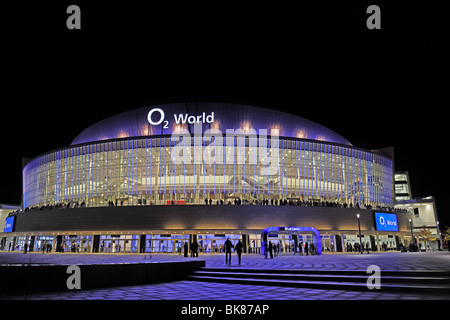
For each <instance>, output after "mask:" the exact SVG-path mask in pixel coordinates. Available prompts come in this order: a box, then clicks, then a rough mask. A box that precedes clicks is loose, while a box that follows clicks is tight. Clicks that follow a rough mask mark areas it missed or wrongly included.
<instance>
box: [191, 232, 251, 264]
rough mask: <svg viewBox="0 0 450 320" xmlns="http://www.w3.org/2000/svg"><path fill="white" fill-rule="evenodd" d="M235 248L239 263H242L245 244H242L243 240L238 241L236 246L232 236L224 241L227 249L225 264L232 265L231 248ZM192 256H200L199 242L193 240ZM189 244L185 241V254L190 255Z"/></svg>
mask: <svg viewBox="0 0 450 320" xmlns="http://www.w3.org/2000/svg"><path fill="white" fill-rule="evenodd" d="M232 248H234V251H236V253H237V256H238V261H239V264H241V256H242V249H243V248H244V245H243V244H242V242H241V240H239V241H238V243H236V246H235V245H233V243H232V242H231V241H230V238H227V240H226V241H225V243H224V249H225V264H228V265H231V249H232ZM190 249H191V257H192V258H194V257H198V242H197V241H193V242H192V243H191V248H190ZM188 251H189V248H188V244H187V242H185V243H184V256H185V257H187V256H188Z"/></svg>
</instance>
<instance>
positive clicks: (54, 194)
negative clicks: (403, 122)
mask: <svg viewBox="0 0 450 320" xmlns="http://www.w3.org/2000/svg"><path fill="white" fill-rule="evenodd" d="M204 140H205V139H195V138H193V139H191V141H192V143H191V144H190V145H186V143H185V144H184V145H181V147H182V150H183V151H182V152H183V156H185V159H190V160H191V161H185V162H183V163H181V164H176V163H175V162H174V161H173V160H172V153H173V152H174V146H175V145H176V144H177V143H182V142H180V141H186V140H179V141H178V142H177V141H172V140H171V137H170V136H158V137H140V138H133V139H126V138H125V139H118V140H107V141H98V142H93V143H88V144H83V145H76V146H71V147H68V148H64V149H60V150H57V151H54V152H50V153H47V154H45V155H42V156H39V157H37V158H35V159H33V160H32V161H30V162H29V163H28V164H27V165H26V166H25V168H24V170H23V202H24V208H26V207H32V206H42V205H55V204H60V203H63V204H75V203H78V204H82V203H84V205H86V206H88V207H89V206H109V205H119V206H120V205H144V204H146V205H149V204H158V205H163V204H172V202H173V204H204V203H205V199H206V198H207V199H211V200H212V201H213V203H216V202H217V201H223V202H224V203H228V202H233V201H234V199H237V198H239V199H240V200H241V201H243V203H252V202H253V201H255V200H256V201H261V200H270V199H273V200H279V199H288V200H294V199H297V200H304V201H308V200H314V201H333V202H339V203H347V204H350V203H352V204H353V205H356V204H357V203H358V204H360V205H368V204H369V205H371V206H377V205H379V206H392V203H393V172H392V160H390V159H388V158H386V157H383V156H381V155H379V154H376V153H373V152H370V151H366V150H362V149H358V148H354V147H351V146H346V145H338V144H332V143H327V142H321V141H313V140H303V139H294V138H282V137H280V138H279V141H278V145H279V148H278V150H279V152H278V168H279V170H278V171H277V172H275V173H274V174H271V175H266V174H262V173H261V172H262V170H261V169H262V164H261V163H260V162H258V161H252V160H255V159H254V157H257V156H258V155H259V153H258V151H259V148H263V147H266V146H267V147H269V146H270V143H271V142H270V138H269V139H266V140H259V139H257V138H252V137H248V136H247V137H239V136H236V137H234V139H228V138H227V139H223V150H224V152H223V153H224V154H223V155H218V156H221V157H222V161H216V162H215V163H213V164H207V163H208V162H207V161H203V162H202V163H197V162H196V161H195V159H194V154H195V152H196V151H198V150H201V152H202V154H207V148H209V147H210V146H211V145H212V144H211V142H210V141H204ZM178 146H179V147H180V145H178ZM237 149H239V152H238V150H237ZM241 150H242V151H243V152H242V151H241ZM205 152H206V153H205ZM230 154H231V157H232V158H233V159H230ZM214 156H216V155H214ZM238 157H241V158H239V159H238ZM216 160H217V159H216ZM232 160H233V161H232Z"/></svg>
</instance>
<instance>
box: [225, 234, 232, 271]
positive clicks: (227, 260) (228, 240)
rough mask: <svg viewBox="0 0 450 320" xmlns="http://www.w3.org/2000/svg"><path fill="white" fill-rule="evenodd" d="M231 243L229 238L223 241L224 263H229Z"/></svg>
mask: <svg viewBox="0 0 450 320" xmlns="http://www.w3.org/2000/svg"><path fill="white" fill-rule="evenodd" d="M232 247H233V244H232V243H231V241H230V238H227V241H225V264H229V265H231V248H232Z"/></svg>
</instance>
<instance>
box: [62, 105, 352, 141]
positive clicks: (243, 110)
mask: <svg viewBox="0 0 450 320" xmlns="http://www.w3.org/2000/svg"><path fill="white" fill-rule="evenodd" d="M154 108H159V109H161V110H163V112H164V115H165V118H164V119H165V120H167V121H168V123H165V122H161V123H160V124H158V125H150V124H149V122H148V120H147V116H148V113H149V112H150V110H152V109H154ZM212 112H214V124H210V123H203V125H202V126H203V127H202V130H203V132H204V131H205V130H207V129H209V128H210V126H211V125H212V128H215V129H219V130H220V131H221V132H222V133H223V134H225V133H226V129H233V130H236V129H239V128H241V129H255V130H256V133H257V134H258V133H259V131H258V130H259V129H267V132H268V134H270V129H278V132H279V136H280V137H291V138H301V139H310V140H319V141H327V142H333V143H338V144H344V145H349V146H351V145H352V144H351V143H350V142H349V141H348V140H346V139H345V138H343V137H342V136H341V135H339V134H337V133H336V132H334V131H332V130H330V129H328V128H326V127H324V126H322V125H320V124H318V123H315V122H313V121H310V120H307V119H304V118H302V117H298V116H294V115H292V114H288V113H285V112H281V111H277V110H271V109H266V108H261V107H255V106H249V105H241V104H230V103H217V102H200V103H173V104H164V105H156V106H150V107H145V108H140V109H135V110H131V111H126V112H123V113H120V114H117V115H114V116H111V117H109V118H106V119H104V120H102V121H99V122H97V123H95V124H93V125H92V126H90V127H88V128H87V129H85V130H84V131H82V132H81V133H80V134H79V135H78V136H77V137H76V138H75V139H74V140H73V141H72V143H71V145H76V144H82V143H88V142H93V141H100V140H110V139H118V138H127V137H139V136H153V135H171V134H172V132H173V131H174V130H175V129H176V127H177V124H176V122H175V118H174V115H176V117H177V118H179V117H180V115H181V116H182V118H184V119H185V118H186V117H187V116H194V117H197V116H202V115H203V113H205V116H207V115H211V114H212ZM153 117H154V119H153ZM159 118H160V114H159V112H156V113H155V115H152V119H153V121H154V122H159V120H160V119H159ZM210 119H211V118H210ZM184 128H185V129H187V130H189V131H190V132H191V133H193V132H194V124H189V123H186V124H185V125H184Z"/></svg>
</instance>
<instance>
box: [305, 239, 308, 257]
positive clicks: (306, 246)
mask: <svg viewBox="0 0 450 320" xmlns="http://www.w3.org/2000/svg"><path fill="white" fill-rule="evenodd" d="M305 252H306V255H309V252H308V241H306V242H305Z"/></svg>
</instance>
